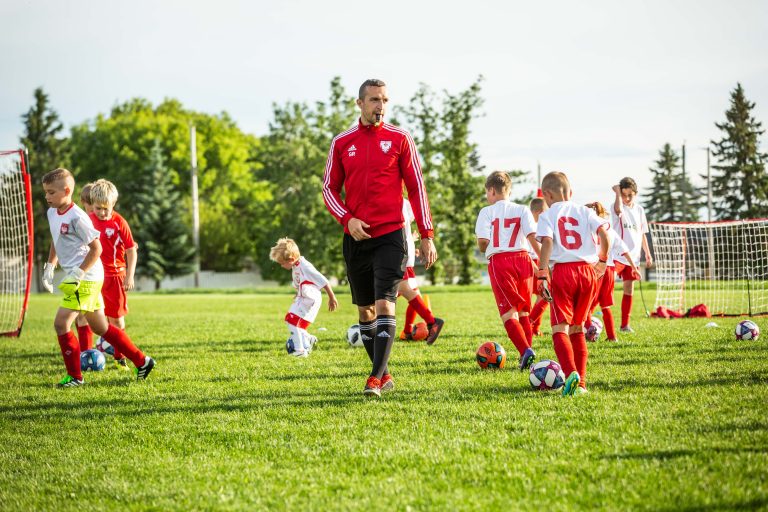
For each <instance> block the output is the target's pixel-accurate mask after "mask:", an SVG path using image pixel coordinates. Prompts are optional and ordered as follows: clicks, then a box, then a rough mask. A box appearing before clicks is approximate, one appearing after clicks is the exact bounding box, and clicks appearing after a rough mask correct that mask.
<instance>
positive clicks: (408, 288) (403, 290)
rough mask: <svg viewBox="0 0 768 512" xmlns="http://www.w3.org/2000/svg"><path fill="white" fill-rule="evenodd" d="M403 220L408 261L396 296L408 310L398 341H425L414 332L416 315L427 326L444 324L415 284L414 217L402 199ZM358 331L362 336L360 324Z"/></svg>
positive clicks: (405, 200) (408, 205) (406, 201)
mask: <svg viewBox="0 0 768 512" xmlns="http://www.w3.org/2000/svg"><path fill="white" fill-rule="evenodd" d="M403 220H404V221H405V245H406V249H407V254H408V259H407V260H406V262H405V275H403V280H402V281H400V284H399V285H397V295H398V296H401V295H402V296H403V297H405V300H407V301H408V308H407V309H406V310H405V325H404V326H403V332H401V333H400V339H401V340H409V341H420V340H423V339H426V337H427V336H426V332H425V333H424V337H423V338H420V337H419V336H418V335H416V333H415V331H414V325H413V322H414V321H415V320H416V315H417V314H418V315H419V316H420V317H421V318H423V319H424V321H425V322H426V323H427V325H432V324H434V323H439V324H441V325H442V324H443V323H444V322H443V320H442V319H441V318H436V317H435V315H433V314H432V311H431V310H430V308H429V306H428V305H427V303H426V302H425V301H424V298H423V297H422V296H421V292H420V291H419V285H418V283H417V282H416V271H415V270H414V268H413V266H414V264H415V263H416V244H414V242H413V233H412V232H411V223H412V222H414V221H415V220H416V216H415V215H414V214H413V210H412V209H411V202H410V201H408V200H407V199H403ZM360 329H361V334H362V329H363V325H362V323H361V324H360ZM436 339H437V338H434V339H433V340H432V343H434V342H435V341H436Z"/></svg>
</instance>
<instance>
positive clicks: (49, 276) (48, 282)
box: [43, 243, 59, 293]
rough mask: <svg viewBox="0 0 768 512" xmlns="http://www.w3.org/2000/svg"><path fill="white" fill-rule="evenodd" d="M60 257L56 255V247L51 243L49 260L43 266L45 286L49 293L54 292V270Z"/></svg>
mask: <svg viewBox="0 0 768 512" xmlns="http://www.w3.org/2000/svg"><path fill="white" fill-rule="evenodd" d="M58 260H59V258H58V256H56V247H54V246H53V243H51V247H50V248H49V249H48V262H47V263H46V264H45V265H44V266H43V288H45V289H46V290H47V291H48V293H53V271H54V270H55V269H56V263H57V262H58Z"/></svg>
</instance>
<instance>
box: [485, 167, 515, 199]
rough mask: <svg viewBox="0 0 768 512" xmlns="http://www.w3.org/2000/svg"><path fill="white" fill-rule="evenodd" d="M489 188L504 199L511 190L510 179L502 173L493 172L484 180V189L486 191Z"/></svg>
mask: <svg viewBox="0 0 768 512" xmlns="http://www.w3.org/2000/svg"><path fill="white" fill-rule="evenodd" d="M489 188H492V189H493V190H495V191H496V193H497V194H501V195H502V196H504V197H506V196H508V195H509V191H510V190H512V178H510V177H509V174H507V173H506V172H504V171H493V172H492V173H491V174H489V175H488V177H487V178H486V179H485V189H486V190H488V189H489Z"/></svg>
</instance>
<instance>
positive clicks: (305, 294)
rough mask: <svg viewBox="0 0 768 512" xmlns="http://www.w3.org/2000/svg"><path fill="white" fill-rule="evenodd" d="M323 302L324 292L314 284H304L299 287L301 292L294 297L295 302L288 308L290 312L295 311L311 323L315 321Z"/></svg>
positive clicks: (294, 312) (298, 315) (295, 313)
mask: <svg viewBox="0 0 768 512" xmlns="http://www.w3.org/2000/svg"><path fill="white" fill-rule="evenodd" d="M322 304H323V294H322V292H321V291H320V289H319V288H318V287H316V286H312V285H306V284H304V285H302V286H301V288H299V294H298V295H297V296H296V298H295V299H293V304H291V307H290V308H289V309H288V313H293V314H294V315H296V316H297V317H299V318H301V319H302V320H306V321H307V322H309V323H312V322H314V321H315V318H317V313H318V312H319V311H320V306H322Z"/></svg>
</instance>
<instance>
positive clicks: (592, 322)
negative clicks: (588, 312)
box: [584, 316, 603, 341]
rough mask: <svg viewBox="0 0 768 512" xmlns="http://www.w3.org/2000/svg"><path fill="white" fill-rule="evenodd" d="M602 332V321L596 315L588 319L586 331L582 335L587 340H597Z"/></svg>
mask: <svg viewBox="0 0 768 512" xmlns="http://www.w3.org/2000/svg"><path fill="white" fill-rule="evenodd" d="M602 332H603V322H601V321H600V319H599V318H597V317H596V316H593V317H592V318H590V319H589V327H588V328H587V332H585V333H584V337H585V338H587V341H597V340H598V338H600V334H601V333H602Z"/></svg>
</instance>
